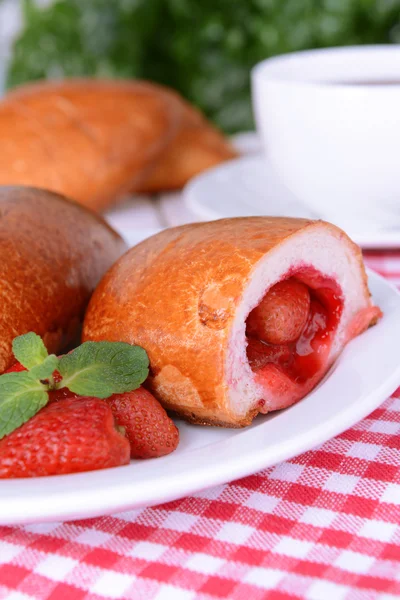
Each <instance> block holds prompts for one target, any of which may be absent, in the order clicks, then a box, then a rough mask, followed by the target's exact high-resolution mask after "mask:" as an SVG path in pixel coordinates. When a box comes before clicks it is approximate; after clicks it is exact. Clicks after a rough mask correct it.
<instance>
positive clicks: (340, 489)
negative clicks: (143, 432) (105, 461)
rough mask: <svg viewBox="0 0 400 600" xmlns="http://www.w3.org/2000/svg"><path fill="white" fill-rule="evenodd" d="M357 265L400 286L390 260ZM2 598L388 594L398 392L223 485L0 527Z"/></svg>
mask: <svg viewBox="0 0 400 600" xmlns="http://www.w3.org/2000/svg"><path fill="white" fill-rule="evenodd" d="M367 262H368V263H369V264H370V265H371V266H373V267H374V268H375V269H376V270H377V271H379V272H380V273H382V274H384V275H386V276H388V277H390V278H391V279H393V280H394V281H396V282H397V283H399V284H400V252H399V253H385V254H382V253H369V254H368V256H367ZM0 598H8V599H10V600H11V599H12V600H29V599H33V598H35V599H40V600H42V599H43V600H44V599H48V600H81V599H83V598H85V599H90V600H96V599H100V598H101V599H102V598H132V599H134V600H192V599H199V600H217V599H221V598H229V599H230V600H250V599H251V600H261V599H264V598H268V599H271V600H286V599H289V598H301V599H303V598H304V599H308V600H375V599H378V598H379V599H380V600H395V599H398V598H400V389H399V390H398V391H397V392H396V393H395V394H394V395H393V397H392V398H390V399H388V400H387V401H386V402H385V403H384V404H383V405H382V406H381V407H380V408H379V409H377V410H375V411H374V412H373V413H372V414H371V415H370V416H369V417H368V418H366V419H364V421H362V422H360V423H358V424H357V425H355V426H354V427H352V428H351V429H349V430H348V431H345V432H344V433H342V434H341V435H339V436H338V437H336V438H335V439H333V440H330V441H329V442H327V443H325V444H323V445H322V446H320V447H319V448H317V449H316V450H313V451H311V452H307V453H305V454H302V455H301V456H298V457H297V458H295V459H293V460H291V461H288V462H285V463H282V464H279V465H277V466H276V467H273V468H270V469H267V470H264V471H261V472H260V473H257V474H255V475H252V476H250V477H245V478H244V479H240V480H238V481H234V482H232V483H230V484H229V485H224V486H220V487H217V488H213V489H210V490H208V491H206V492H203V493H201V494H197V495H195V496H191V497H188V498H184V499H182V500H178V501H176V502H171V503H169V504H164V505H162V506H158V507H156V508H148V509H144V510H139V511H131V512H126V513H121V514H117V515H114V516H112V517H103V518H99V519H89V520H84V521H75V522H71V523H51V524H42V525H28V526H25V527H0Z"/></svg>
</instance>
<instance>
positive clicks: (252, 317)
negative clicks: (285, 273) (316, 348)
mask: <svg viewBox="0 0 400 600" xmlns="http://www.w3.org/2000/svg"><path fill="white" fill-rule="evenodd" d="M309 311H310V294H309V292H308V289H307V286H305V285H304V284H303V283H301V282H300V281H297V280H296V279H287V280H285V281H280V282H279V283H277V284H275V285H274V286H273V287H272V288H271V289H270V290H268V292H267V293H266V294H265V296H264V298H263V299H262V300H261V302H260V304H259V305H258V306H256V308H254V309H253V310H252V311H251V313H250V314H249V316H248V318H247V334H248V335H249V336H251V337H255V338H259V339H261V340H263V342H267V343H268V344H278V345H281V344H288V343H290V342H295V341H296V340H297V339H298V338H299V337H300V335H301V332H302V331H303V329H304V327H305V325H306V323H307V319H308V315H309Z"/></svg>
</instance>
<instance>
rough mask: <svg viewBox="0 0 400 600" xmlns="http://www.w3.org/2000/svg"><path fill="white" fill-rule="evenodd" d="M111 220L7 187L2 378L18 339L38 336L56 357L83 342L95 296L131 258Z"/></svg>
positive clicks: (3, 196)
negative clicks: (111, 271) (123, 259)
mask: <svg viewBox="0 0 400 600" xmlns="http://www.w3.org/2000/svg"><path fill="white" fill-rule="evenodd" d="M124 250H125V244H124V242H123V241H122V239H121V238H120V237H119V236H118V234H117V233H115V231H114V230H113V229H111V227H109V226H108V225H107V224H106V223H105V221H103V219H101V218H100V217H98V216H97V215H95V214H94V213H92V212H91V211H89V210H87V209H85V208H83V207H82V206H79V205H78V204H76V203H75V202H71V201H69V200H67V199H66V198H64V197H62V196H59V195H58V194H54V193H51V192H48V191H44V190H40V189H34V188H28V187H26V188H25V187H0V373H2V372H3V371H4V370H5V369H7V368H8V367H9V366H10V365H11V364H12V363H13V355H12V350H11V343H12V340H13V338H14V337H15V336H17V335H21V334H23V333H27V332H28V331H35V332H36V333H38V334H39V335H41V336H42V337H43V340H44V342H45V344H46V346H47V348H48V350H49V351H50V352H59V351H61V350H62V349H63V348H64V347H65V346H66V345H67V344H68V343H70V342H72V341H73V340H74V339H76V337H77V336H78V335H79V332H80V327H81V323H82V320H83V316H84V312H85V309H86V306H87V303H88V302H89V299H90V296H91V294H92V292H93V290H94V288H95V287H96V285H97V283H98V281H99V280H100V278H101V277H102V276H103V275H104V273H105V271H106V270H107V269H108V268H109V267H110V266H111V265H112V264H113V262H114V261H115V260H116V259H117V258H119V256H120V255H121V254H122V253H123V252H124Z"/></svg>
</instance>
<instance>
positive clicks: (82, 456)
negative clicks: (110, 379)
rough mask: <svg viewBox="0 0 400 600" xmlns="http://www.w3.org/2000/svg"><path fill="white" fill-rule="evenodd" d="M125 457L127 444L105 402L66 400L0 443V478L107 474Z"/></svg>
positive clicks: (57, 403)
mask: <svg viewBox="0 0 400 600" xmlns="http://www.w3.org/2000/svg"><path fill="white" fill-rule="evenodd" d="M129 454H130V448H129V442H128V440H127V439H126V437H124V436H123V435H121V433H120V432H119V431H118V430H117V429H116V427H115V422H114V417H113V415H112V411H111V409H110V407H109V406H108V404H107V403H106V402H104V400H98V399H96V398H78V399H77V398H66V399H64V400H62V401H60V402H52V403H50V404H48V405H47V406H45V407H44V408H42V410H40V411H39V412H38V413H36V415H35V416H33V417H32V418H31V419H30V420H29V421H27V422H26V423H25V424H24V425H22V426H21V427H18V429H15V430H14V431H13V432H12V433H10V434H9V435H7V436H5V437H4V438H3V439H2V440H1V441H0V478H3V479H4V478H10V477H40V476H46V475H62V474H66V473H78V472H81V471H92V470H96V469H106V468H108V467H116V466H120V465H126V464H128V463H129Z"/></svg>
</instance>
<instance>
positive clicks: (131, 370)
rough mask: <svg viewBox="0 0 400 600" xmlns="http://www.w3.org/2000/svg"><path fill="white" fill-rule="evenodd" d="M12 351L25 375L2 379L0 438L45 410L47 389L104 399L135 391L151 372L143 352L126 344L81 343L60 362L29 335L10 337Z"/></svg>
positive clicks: (20, 373) (18, 374) (3, 377)
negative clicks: (55, 375)
mask: <svg viewBox="0 0 400 600" xmlns="http://www.w3.org/2000/svg"><path fill="white" fill-rule="evenodd" d="M13 352H14V356H15V358H16V359H17V360H18V361H19V362H20V363H21V364H22V365H23V366H24V367H25V368H26V369H27V371H21V372H14V373H5V374H3V375H1V376H0V439H2V438H3V437H4V436H5V435H8V434H9V433H11V432H12V431H14V429H17V428H18V427H20V426H21V425H23V424H24V423H26V421H28V420H29V419H30V418H32V417H33V416H34V415H35V414H36V413H37V412H38V411H39V410H40V409H41V408H43V407H44V406H45V405H46V404H47V402H48V401H49V394H48V392H49V391H51V390H55V389H60V388H63V387H67V388H68V389H69V390H70V391H71V392H75V393H76V394H79V395H81V396H92V397H95V398H103V399H104V398H109V397H110V396H111V395H112V394H117V393H123V392H129V391H132V390H135V389H137V388H138V387H139V386H140V385H141V384H142V383H143V381H144V380H145V379H146V378H147V376H148V374H149V359H148V356H147V354H146V351H145V350H144V349H143V348H141V347H140V346H132V345H131V344H126V343H124V342H85V343H84V344H82V345H81V346H78V348H75V350H72V352H70V353H69V354H66V355H64V356H62V357H61V358H58V357H57V356H55V355H54V354H50V355H49V354H48V352H47V349H46V347H45V345H44V343H43V341H42V339H41V338H40V336H38V335H37V334H36V333H33V332H30V333H27V334H25V335H21V336H19V337H17V338H15V339H14V341H13ZM55 371H57V373H58V376H57V378H56V379H55V378H54V377H53V375H54V372H55ZM55 381H57V383H56V382H55Z"/></svg>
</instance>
